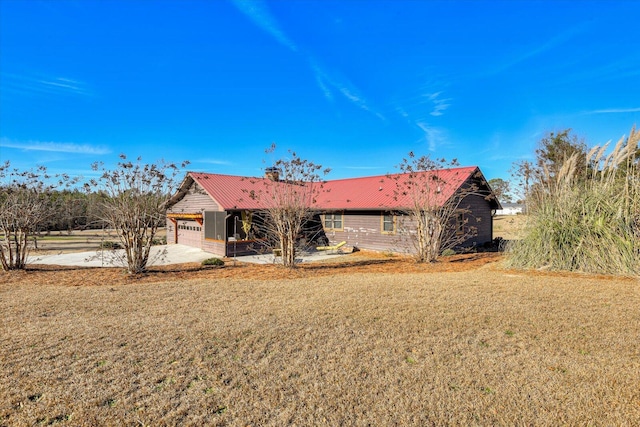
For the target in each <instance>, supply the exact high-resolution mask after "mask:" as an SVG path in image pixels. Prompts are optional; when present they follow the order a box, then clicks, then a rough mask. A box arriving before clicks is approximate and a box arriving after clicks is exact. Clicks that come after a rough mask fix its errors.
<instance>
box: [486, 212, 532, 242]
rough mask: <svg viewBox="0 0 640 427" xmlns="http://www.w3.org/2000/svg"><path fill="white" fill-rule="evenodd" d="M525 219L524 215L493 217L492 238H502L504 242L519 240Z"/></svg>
mask: <svg viewBox="0 0 640 427" xmlns="http://www.w3.org/2000/svg"><path fill="white" fill-rule="evenodd" d="M526 219H527V216H526V215H499V216H494V217H493V237H494V238H495V237H502V238H503V239H505V240H516V239H521V238H522V236H523V231H524V227H525V221H526Z"/></svg>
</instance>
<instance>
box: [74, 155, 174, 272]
mask: <svg viewBox="0 0 640 427" xmlns="http://www.w3.org/2000/svg"><path fill="white" fill-rule="evenodd" d="M186 165H187V162H184V163H183V164H182V165H180V167H182V168H184V167H185V166H186ZM180 167H178V166H177V165H175V164H172V163H165V162H164V161H160V162H158V163H152V164H143V163H142V159H141V158H139V157H138V159H137V160H136V162H135V163H134V162H131V161H129V160H127V157H126V156H125V155H124V154H122V155H120V162H118V164H117V167H116V168H115V169H112V170H110V169H106V168H105V167H104V165H103V164H102V163H94V164H93V165H92V168H93V170H95V171H98V172H100V173H101V174H100V176H99V178H97V179H93V180H91V181H90V182H88V183H86V184H85V189H86V190H88V191H92V190H97V191H98V192H100V193H101V194H102V195H103V197H101V199H100V206H99V209H97V212H99V215H100V218H99V220H101V221H104V223H105V224H106V225H107V226H108V227H110V228H113V229H114V230H115V232H116V233H117V235H118V238H119V240H120V243H121V245H122V247H123V248H124V253H125V257H126V259H125V260H124V261H125V263H126V266H127V270H128V272H129V273H130V274H136V273H142V272H144V271H145V270H146V268H147V263H148V262H149V254H150V251H151V246H152V244H153V241H154V238H155V236H156V233H157V231H158V227H160V226H161V225H162V224H164V221H165V202H166V201H167V200H168V199H169V197H170V196H171V194H172V193H173V191H174V190H175V187H176V186H177V184H178V182H177V176H178V174H179V173H180Z"/></svg>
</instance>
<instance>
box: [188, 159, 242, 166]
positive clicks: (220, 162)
mask: <svg viewBox="0 0 640 427" xmlns="http://www.w3.org/2000/svg"><path fill="white" fill-rule="evenodd" d="M193 163H204V164H206V165H220V166H230V165H232V164H233V163H231V162H230V161H227V160H218V159H199V160H197V161H195V162H193Z"/></svg>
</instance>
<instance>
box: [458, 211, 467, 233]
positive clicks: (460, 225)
mask: <svg viewBox="0 0 640 427" xmlns="http://www.w3.org/2000/svg"><path fill="white" fill-rule="evenodd" d="M466 223H467V219H466V218H465V215H464V213H459V214H458V215H457V216H456V235H458V236H461V235H463V234H464V233H465V225H466Z"/></svg>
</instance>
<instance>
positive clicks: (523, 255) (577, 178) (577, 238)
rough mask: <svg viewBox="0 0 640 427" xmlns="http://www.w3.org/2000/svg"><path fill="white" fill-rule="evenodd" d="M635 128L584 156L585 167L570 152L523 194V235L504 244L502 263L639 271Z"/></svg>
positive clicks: (639, 178)
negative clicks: (613, 144)
mask: <svg viewBox="0 0 640 427" xmlns="http://www.w3.org/2000/svg"><path fill="white" fill-rule="evenodd" d="M639 141H640V134H639V133H638V132H634V129H632V131H631V135H630V136H629V138H628V140H627V142H626V143H625V142H624V141H623V140H621V142H619V143H618V145H616V147H615V149H614V150H613V151H612V152H611V153H610V154H609V155H607V156H605V155H604V153H605V149H606V146H605V147H603V148H599V147H596V148H594V149H592V150H591V151H590V153H589V155H588V156H587V164H588V165H589V168H590V169H589V170H588V173H584V172H580V171H579V170H578V169H579V166H577V165H579V164H580V162H579V161H577V159H576V157H575V156H572V157H570V158H569V159H567V160H566V161H565V162H564V164H563V167H562V168H561V170H560V171H559V172H558V173H557V174H556V175H546V176H545V177H544V179H543V180H541V181H540V182H538V183H537V186H536V187H534V191H532V192H531V194H530V195H529V196H528V197H527V204H528V209H529V215H528V220H527V223H526V226H525V233H524V237H523V239H522V240H520V241H516V242H513V243H512V244H510V245H509V247H508V251H509V259H508V265H510V266H511V267H516V268H545V269H550V270H568V271H580V272H585V273H604V274H622V275H632V276H634V275H640V214H639V212H640V164H639V161H640V159H639V158H638V143H639Z"/></svg>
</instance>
